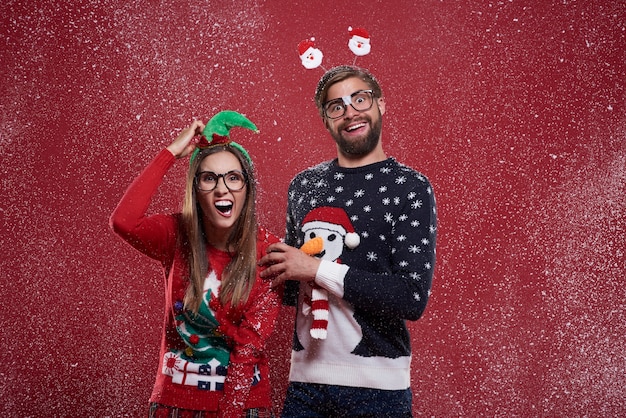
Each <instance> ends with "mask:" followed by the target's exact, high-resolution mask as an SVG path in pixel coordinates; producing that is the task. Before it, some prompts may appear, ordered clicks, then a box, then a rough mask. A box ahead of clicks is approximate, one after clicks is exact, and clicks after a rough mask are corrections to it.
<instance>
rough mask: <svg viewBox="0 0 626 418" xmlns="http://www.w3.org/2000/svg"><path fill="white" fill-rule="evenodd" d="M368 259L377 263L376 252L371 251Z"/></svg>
mask: <svg viewBox="0 0 626 418" xmlns="http://www.w3.org/2000/svg"><path fill="white" fill-rule="evenodd" d="M367 259H368V260H369V261H376V260H378V255H376V253H375V252H373V251H370V252H369V253H367Z"/></svg>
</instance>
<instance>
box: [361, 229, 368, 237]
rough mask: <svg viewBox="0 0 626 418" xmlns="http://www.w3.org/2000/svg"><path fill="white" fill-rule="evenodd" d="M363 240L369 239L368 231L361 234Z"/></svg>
mask: <svg viewBox="0 0 626 418" xmlns="http://www.w3.org/2000/svg"><path fill="white" fill-rule="evenodd" d="M361 236H362V237H363V238H369V236H370V234H369V233H368V232H367V231H364V232H361Z"/></svg>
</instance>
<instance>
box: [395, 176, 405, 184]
mask: <svg viewBox="0 0 626 418" xmlns="http://www.w3.org/2000/svg"><path fill="white" fill-rule="evenodd" d="M404 183H406V177H405V176H399V177H397V178H396V184H404Z"/></svg>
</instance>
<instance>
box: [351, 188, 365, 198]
mask: <svg viewBox="0 0 626 418" xmlns="http://www.w3.org/2000/svg"><path fill="white" fill-rule="evenodd" d="M363 196H365V190H363V189H359V190H357V191H356V192H354V197H363Z"/></svg>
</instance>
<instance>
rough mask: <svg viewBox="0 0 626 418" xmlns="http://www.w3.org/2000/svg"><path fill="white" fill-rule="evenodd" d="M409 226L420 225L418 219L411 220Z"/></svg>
mask: <svg viewBox="0 0 626 418" xmlns="http://www.w3.org/2000/svg"><path fill="white" fill-rule="evenodd" d="M411 226H412V227H414V228H417V227H418V226H420V221H418V220H417V219H415V220H413V221H411Z"/></svg>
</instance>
